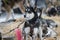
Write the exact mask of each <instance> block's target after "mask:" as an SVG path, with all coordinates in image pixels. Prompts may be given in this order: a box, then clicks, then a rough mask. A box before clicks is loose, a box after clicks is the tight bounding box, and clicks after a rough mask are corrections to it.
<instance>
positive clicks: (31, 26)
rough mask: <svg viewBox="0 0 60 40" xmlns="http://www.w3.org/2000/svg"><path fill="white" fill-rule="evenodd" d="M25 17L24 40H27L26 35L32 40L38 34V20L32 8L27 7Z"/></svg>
mask: <svg viewBox="0 0 60 40" xmlns="http://www.w3.org/2000/svg"><path fill="white" fill-rule="evenodd" d="M25 17H26V18H27V21H26V22H25V25H24V32H25V35H26V40H28V39H27V37H28V35H30V36H31V37H32V38H33V40H34V39H35V37H36V36H37V34H38V28H39V23H40V22H39V19H38V15H37V13H36V12H35V11H34V9H33V8H32V7H27V8H26V15H25ZM32 38H31V39H32Z"/></svg>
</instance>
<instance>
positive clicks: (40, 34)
mask: <svg viewBox="0 0 60 40" xmlns="http://www.w3.org/2000/svg"><path fill="white" fill-rule="evenodd" d="M42 35H43V32H42V28H41V27H39V36H40V40H43V37H42Z"/></svg>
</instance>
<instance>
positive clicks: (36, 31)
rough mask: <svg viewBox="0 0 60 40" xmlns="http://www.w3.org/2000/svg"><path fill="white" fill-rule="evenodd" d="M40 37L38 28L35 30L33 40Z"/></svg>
mask: <svg viewBox="0 0 60 40" xmlns="http://www.w3.org/2000/svg"><path fill="white" fill-rule="evenodd" d="M37 36H38V28H34V29H33V40H36V39H37Z"/></svg>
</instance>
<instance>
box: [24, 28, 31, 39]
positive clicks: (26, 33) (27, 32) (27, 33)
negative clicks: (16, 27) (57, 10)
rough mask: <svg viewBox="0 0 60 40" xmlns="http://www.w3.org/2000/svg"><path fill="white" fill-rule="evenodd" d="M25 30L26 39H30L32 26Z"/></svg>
mask: <svg viewBox="0 0 60 40" xmlns="http://www.w3.org/2000/svg"><path fill="white" fill-rule="evenodd" d="M24 32H25V36H26V37H25V39H26V40H28V36H29V33H30V27H26V28H25V29H24Z"/></svg>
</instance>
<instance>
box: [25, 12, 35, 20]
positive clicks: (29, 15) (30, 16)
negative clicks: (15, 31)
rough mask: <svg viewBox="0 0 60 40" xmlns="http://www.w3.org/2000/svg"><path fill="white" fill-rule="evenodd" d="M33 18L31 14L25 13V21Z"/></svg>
mask: <svg viewBox="0 0 60 40" xmlns="http://www.w3.org/2000/svg"><path fill="white" fill-rule="evenodd" d="M33 17H34V13H33V12H32V13H31V14H29V13H26V18H27V20H30V19H32V18H33Z"/></svg>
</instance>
